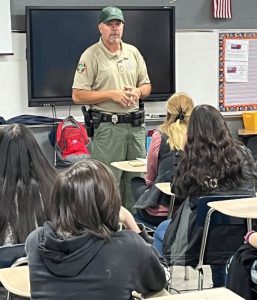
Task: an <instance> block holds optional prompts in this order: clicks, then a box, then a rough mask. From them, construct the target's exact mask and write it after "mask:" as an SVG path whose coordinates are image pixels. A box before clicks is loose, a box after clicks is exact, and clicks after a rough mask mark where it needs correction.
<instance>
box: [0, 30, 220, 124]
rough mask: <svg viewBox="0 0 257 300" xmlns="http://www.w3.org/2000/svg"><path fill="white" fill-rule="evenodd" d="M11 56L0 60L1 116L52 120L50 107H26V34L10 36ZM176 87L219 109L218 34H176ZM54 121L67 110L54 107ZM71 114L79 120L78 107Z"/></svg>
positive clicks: (152, 108) (151, 108) (149, 107)
mask: <svg viewBox="0 0 257 300" xmlns="http://www.w3.org/2000/svg"><path fill="white" fill-rule="evenodd" d="M12 40H13V51H14V55H13V56H0V77H1V80H0V103H1V109H0V116H2V117H3V118H5V119H6V120H7V119H9V118H11V117H14V116H16V115H21V114H35V115H44V116H51V115H52V111H51V108H50V107H38V108H34V107H28V105H27V103H28V93H27V65H26V38H25V33H15V32H14V33H12ZM176 87H177V91H185V92H187V93H189V94H191V95H192V97H193V98H194V100H195V103H196V104H204V103H209V104H212V105H214V106H216V107H217V105H218V100H217V98H218V33H217V32H177V33H176ZM145 107H146V112H147V113H164V112H165V102H152V103H149V102H147V103H146V104H145ZM56 109H57V117H60V118H62V117H66V116H68V113H69V111H68V107H57V108H56ZM71 114H72V115H74V116H75V117H77V116H79V117H81V115H82V114H81V112H80V106H72V110H71Z"/></svg>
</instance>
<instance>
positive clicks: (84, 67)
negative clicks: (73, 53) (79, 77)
mask: <svg viewBox="0 0 257 300" xmlns="http://www.w3.org/2000/svg"><path fill="white" fill-rule="evenodd" d="M85 69H86V64H85V63H84V62H83V61H80V62H79V63H78V66H77V71H78V72H79V73H82V72H83V71H84V70H85Z"/></svg>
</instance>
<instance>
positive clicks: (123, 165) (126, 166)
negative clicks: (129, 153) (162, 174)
mask: <svg viewBox="0 0 257 300" xmlns="http://www.w3.org/2000/svg"><path fill="white" fill-rule="evenodd" d="M133 161H135V160H133ZM130 162H131V161H130V160H124V161H114V162H112V163H111V166H113V167H115V168H117V169H120V170H122V171H126V172H138V173H145V172H146V164H144V165H143V166H136V167H135V166H132V165H130Z"/></svg>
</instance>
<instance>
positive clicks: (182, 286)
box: [170, 266, 212, 294]
mask: <svg viewBox="0 0 257 300" xmlns="http://www.w3.org/2000/svg"><path fill="white" fill-rule="evenodd" d="M203 270H204V282H203V287H204V289H205V288H211V287H212V280H211V270H210V267H209V266H204V267H203ZM184 276H185V267H178V266H175V267H173V276H172V284H171V286H172V289H173V290H171V291H170V293H171V294H177V293H184V292H187V291H192V290H197V288H198V271H196V270H194V269H193V268H190V267H189V280H184Z"/></svg>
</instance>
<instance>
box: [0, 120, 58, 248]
mask: <svg viewBox="0 0 257 300" xmlns="http://www.w3.org/2000/svg"><path fill="white" fill-rule="evenodd" d="M0 153H1V163H0V228H1V229H0V244H3V243H5V241H6V232H7V231H11V232H10V236H11V239H10V241H11V242H12V243H20V242H25V239H26V237H27V235H28V234H29V233H30V232H31V231H32V230H33V229H35V227H36V225H42V224H43V222H44V220H45V219H46V215H47V214H48V203H49V195H50V190H51V187H52V182H53V180H54V177H55V171H54V169H53V167H51V165H50V163H49V162H48V161H47V159H46V158H45V156H44V155H43V153H42V151H41V150H40V148H39V146H38V144H37V142H36V140H35V138H34V136H33V134H32V133H31V132H30V130H29V129H28V128H27V127H25V126H23V125H17V124H15V125H11V126H8V127H6V128H5V129H4V130H3V131H2V137H1V138H0ZM7 239H8V238H7Z"/></svg>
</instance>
